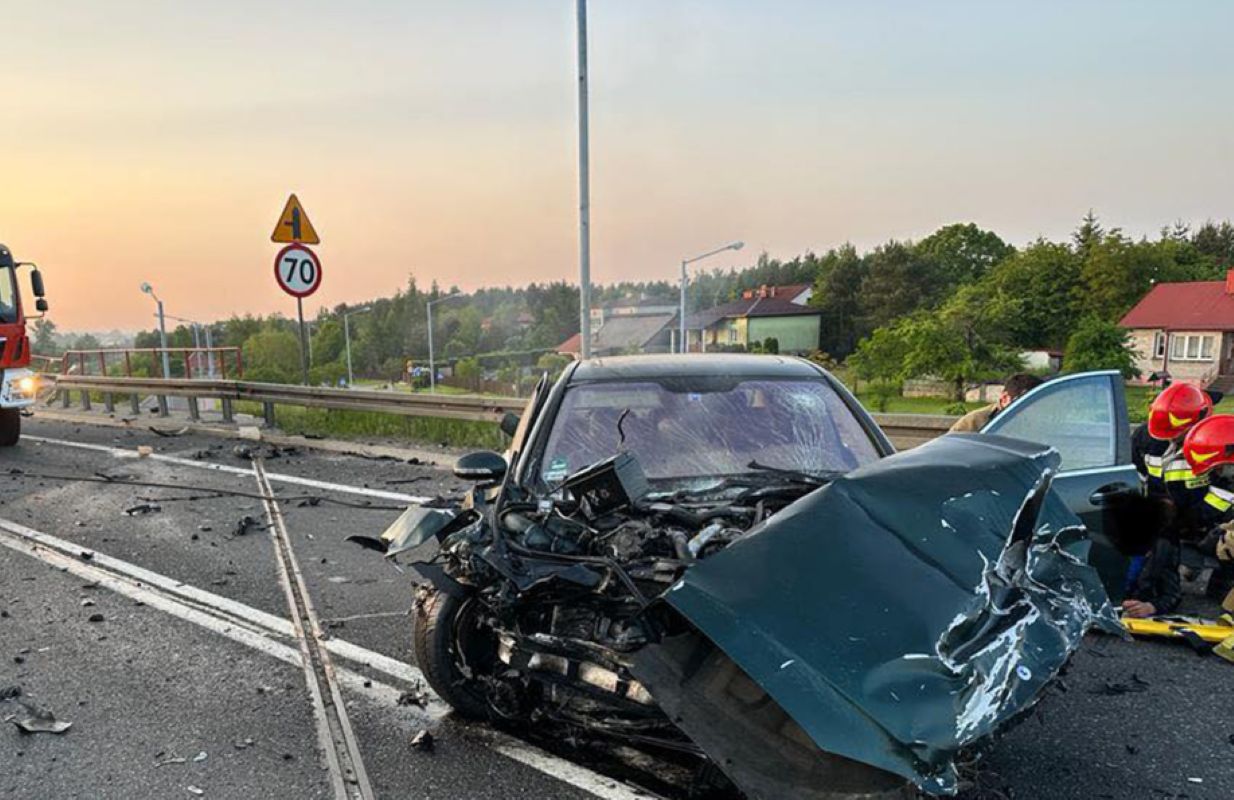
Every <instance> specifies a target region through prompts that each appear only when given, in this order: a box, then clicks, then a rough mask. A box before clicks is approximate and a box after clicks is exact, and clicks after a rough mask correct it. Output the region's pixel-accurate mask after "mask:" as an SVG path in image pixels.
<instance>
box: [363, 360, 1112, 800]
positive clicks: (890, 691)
mask: <svg viewBox="0 0 1234 800" xmlns="http://www.w3.org/2000/svg"><path fill="white" fill-rule="evenodd" d="M511 422H513V421H511ZM508 432H510V433H511V434H512V435H513V445H512V448H511V450H510V452H509V453H508V454H507V456H506V457H504V458H503V457H501V456H498V455H496V454H493V453H487V454H485V453H481V454H473V455H471V456H468V457H465V458H463V459H461V460H460V462H459V464H458V468H457V471H458V474H459V475H460V476H461V477H467V478H470V479H473V480H475V481H477V483H478V484H479V485H478V487H477V489H476V490H475V491H473V492H472V493H471V494H470V495H469V496H468V497H467V498H466V500H465V501H464V502H462V503H461V504H460V505H459V506H458V507H452V508H436V509H428V508H412V509H409V510H408V512H407V513H406V514H405V515H404V517H403V518H401V519H400V520H399V522H398V523H396V524H395V526H394V527H393V528H391V530H390V531H387V533H386V535H385V537H384V538H385V539H386V540H387V543H388V548H389V550H388V552H389V554H390V555H392V556H395V557H403V558H404V560H414V561H415V563H414V565H413V566H414V568H415V569H416V570H417V572H418V573H419V575H420V576H421V577H422V578H423V579H424V584H423V585H422V586H421V588H420V590H419V594H418V598H417V604H416V625H415V650H416V657H417V660H418V662H419V665H420V667H421V669H422V670H423V671H424V674H425V676H426V677H427V679H428V681H429V682H430V683H431V684H432V686H433V688H434V689H435V690H436V691H437V692H438V693H439V694H440V695H441V696H442V697H443V698H444V699H445V700H447V701H448V702H449V703H450V704H451V705H452V706H453V707H454V708H455V709H456V710H457V711H458V712H460V713H462V714H464V715H466V716H469V717H474V718H480V719H490V720H500V721H505V722H512V723H516V724H520V723H521V724H534V725H535V727H536V728H537V729H541V730H543V729H545V728H553V727H555V726H560V728H561V730H563V731H565V732H566V733H567V735H581V736H588V737H606V738H608V739H611V740H613V741H615V742H618V743H621V744H622V746H624V747H631V748H638V749H640V750H643V751H646V752H650V753H654V754H660V755H665V756H668V757H671V758H672V759H675V760H676V762H677V763H688V764H693V765H695V767H696V770H697V771H696V773H695V774H696V776H697V777H696V784H697V785H696V786H695V787H694V788H695V790H696V791H697V793H698V794H699V795H702V796H705V795H706V794H707V793H708V792H710V791H712V790H714V791H715V792H717V793H721V794H722V793H724V792H725V791H727V792H730V793H731V792H732V791H733V790H734V787H735V789H736V790H738V791H739V792H740V793H741V794H743V795H744V796H746V797H748V798H757V799H758V800H773V799H775V800H779V799H780V798H838V797H903V796H906V793H907V792H909V791H911V787H912V785H915V786H916V787H918V788H920V789H922V790H925V791H927V792H930V793H938V794H945V793H948V792H952V791H954V789H955V787H956V773H955V767H954V763H953V762H954V758H955V756H956V754H957V752H958V751H960V750H961V749H962V748H967V747H970V746H972V745H974V744H977V743H979V742H981V741H982V740H985V739H987V738H988V737H990V736H991V734H993V733H995V732H996V731H998V730H999V729H1000V728H1002V727H1004V726H1005V725H1006V724H1008V723H1009V722H1011V721H1012V720H1014V719H1016V718H1017V717H1018V716H1020V715H1021V714H1022V713H1023V712H1025V711H1026V710H1027V709H1029V708H1030V707H1032V705H1033V704H1034V703H1035V702H1036V700H1037V699H1038V698H1039V697H1040V696H1041V694H1042V691H1043V688H1044V687H1045V686H1046V685H1047V684H1048V683H1050V681H1052V680H1053V679H1054V678H1055V677H1056V676H1057V674H1058V672H1059V670H1060V669H1061V668H1062V667H1063V666H1064V665H1065V664H1066V662H1067V660H1068V659H1069V657H1070V656H1071V654H1072V653H1073V652H1074V650H1075V649H1076V647H1077V646H1078V645H1079V642H1080V639H1081V637H1082V636H1083V635H1084V633H1085V632H1086V631H1087V630H1088V629H1089V628H1091V627H1093V626H1109V627H1111V629H1113V626H1115V621H1114V616H1113V614H1112V612H1111V610H1110V606H1109V601H1108V599H1107V596H1106V592H1105V590H1104V589H1103V587H1102V584H1101V581H1100V580H1099V578H1098V574H1097V572H1096V571H1095V570H1094V569H1093V568H1091V567H1090V566H1088V562H1087V557H1088V549H1089V546H1090V543H1089V539H1088V537H1087V534H1086V531H1085V528H1084V526H1083V524H1082V523H1081V521H1080V520H1079V519H1078V518H1077V517H1076V516H1075V514H1073V513H1072V511H1071V510H1070V509H1069V508H1068V507H1067V506H1066V505H1065V503H1064V501H1063V499H1062V498H1061V496H1060V495H1059V493H1058V492H1055V491H1052V490H1051V482H1052V480H1053V478H1054V477H1055V475H1056V473H1057V472H1058V471H1059V455H1058V453H1057V452H1056V451H1055V450H1054V449H1053V448H1049V447H1046V446H1043V445H1037V444H1028V443H1026V442H1023V441H1019V440H1015V439H1009V438H1004V437H1000V436H987V435H965V436H947V437H943V438H941V439H937V440H935V441H933V442H931V443H929V444H927V445H924V446H922V447H919V448H916V449H914V450H911V451H908V452H906V453H902V454H898V455H893V450H892V447H891V445H890V444H889V443H888V441H887V439H886V437H885V436H884V435H883V434H882V433H881V431H879V429H878V427H877V426H876V425H875V424H874V422H873V421H872V420H871V419H870V417H869V416H868V415H867V414H866V413H865V412H864V411H863V410H862V409H861V407H860V406H859V405H858V404H857V402H856V401H855V400H854V398H853V397H852V396H851V395H849V393H848V392H847V391H846V390H845V389H844V388H843V386H841V385H840V384H839V383H838V382H837V381H835V380H834V379H833V378H831V377H830V376H829V375H827V374H826V373H825V372H824V371H822V370H820V369H819V368H817V367H816V366H814V365H813V364H811V363H809V362H806V361H802V360H797V359H789V358H778V357H758V356H730V355H722V356H721V355H717V356H705V355H703V356H685V357H680V356H678V357H673V356H666V357H632V358H614V359H601V360H595V361H588V362H583V363H580V364H576V365H574V366H572V367H571V368H569V369H567V370H566V372H565V373H564V374H563V376H562V377H561V379H560V380H559V381H557V383H556V384H555V385H553V386H552V387H551V388H550V387H547V386H544V385H542V386H541V387H540V389H539V390H538V391H537V393H536V396H535V397H534V398H533V400H532V401H531V404H530V405H529V408H528V411H527V412H526V414H525V415H524V416H523V417H522V419H521V420H519V421H518V422H517V426H515V425H514V424H511V425H509V426H508ZM507 464H509V465H510V466H509V468H508V469H507ZM433 540H435V541H436V542H437V547H436V549H432V548H431V547H423V548H422V547H421V545H424V544H426V543H428V542H430V541H433ZM415 559H419V560H415ZM571 732H573V733H571Z"/></svg>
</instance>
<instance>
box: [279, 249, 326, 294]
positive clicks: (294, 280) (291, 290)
mask: <svg viewBox="0 0 1234 800" xmlns="http://www.w3.org/2000/svg"><path fill="white" fill-rule="evenodd" d="M274 279H275V280H276V281H278V285H279V287H280V288H281V289H282V290H283V291H284V292H287V294H289V295H291V296H292V297H308V296H309V295H311V294H312V293H313V292H315V291H317V287H319V286H321V261H320V259H318V258H317V254H316V253H314V252H313V251H312V250H310V249H308V248H307V247H305V246H304V245H302V244H290V245H288V246H286V247H284V248H283V249H282V250H280V251H279V252H278V255H277V256H275V257H274Z"/></svg>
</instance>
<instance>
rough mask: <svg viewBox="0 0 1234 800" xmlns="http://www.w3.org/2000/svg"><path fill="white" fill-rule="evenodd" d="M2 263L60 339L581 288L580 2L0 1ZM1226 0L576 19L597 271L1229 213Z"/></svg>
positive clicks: (669, 3) (707, 5)
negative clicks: (390, 302) (971, 230)
mask: <svg viewBox="0 0 1234 800" xmlns="http://www.w3.org/2000/svg"><path fill="white" fill-rule="evenodd" d="M2 8H3V10H2V13H0V19H2V20H3V23H2V24H3V39H4V52H3V56H2V57H3V60H4V63H3V67H2V68H0V98H3V105H2V106H0V114H3V124H2V125H0V241H2V242H4V243H6V244H8V245H9V246H10V247H11V248H12V249H13V251H14V253H15V255H16V256H17V257H18V258H20V259H24V260H33V261H37V262H39V264H40V265H41V266H42V267H43V268H44V272H45V274H46V278H47V281H48V286H49V295H50V299H51V302H52V306H53V309H54V312H53V319H54V320H55V321H56V322H57V323H58V324H59V326H60V327H61V328H62V329H75V330H80V329H103V328H113V327H119V328H125V329H136V328H139V327H149V326H150V325H151V324H152V323H151V320H150V316H149V315H150V313H151V303H150V301H149V299H148V298H147V297H145V296H144V295H142V294H141V293H140V292H139V291H138V285H139V284H140V283H141V282H142V281H144V280H145V281H150V282H151V283H153V284H154V285H155V287H156V289H157V291H158V292H159V293H160V295H161V296H162V297H163V299H164V300H165V301H166V303H167V307H168V311H169V312H170V313H174V314H178V315H181V316H185V317H193V318H197V319H201V320H209V319H214V318H219V317H225V316H228V315H230V314H232V313H246V312H252V313H269V312H274V311H281V312H283V313H287V314H294V309H295V306H294V301H292V300H291V299H290V298H288V297H286V296H284V295H282V294H281V293H280V292H279V291H278V289H277V288H276V287H275V285H274V282H273V278H272V272H271V262H272V259H273V256H274V253H275V252H276V250H277V247H276V245H274V244H272V243H271V242H270V241H269V236H270V231H271V229H272V228H273V226H274V222H275V218H276V216H277V214H278V212H279V211H280V210H281V208H282V204H283V202H284V200H285V199H286V197H287V194H288V193H289V192H291V191H295V192H296V193H297V194H298V195H299V197H300V199H301V200H302V201H303V203H304V205H305V207H306V209H307V211H308V213H309V215H310V216H311V218H312V220H313V223H314V224H315V225H316V227H317V230H318V231H319V232H320V234H321V236H322V240H323V244H322V245H321V246H320V248H318V252H319V254H320V255H321V257H322V261H323V262H324V273H325V280H324V284H323V287H322V290H321V291H320V292H318V294H317V295H316V296H314V297H313V298H312V299H311V302H310V303H309V304H308V305H309V307H311V308H312V309H314V310H315V309H316V308H318V307H320V306H332V305H334V304H336V303H339V302H354V301H360V300H364V299H367V298H370V297H373V296H377V295H385V294H390V293H392V292H393V291H395V290H396V289H398V288H399V287H401V286H403V285H404V284H405V283H406V280H407V276H408V274H409V273H414V274H415V276H416V278H417V279H418V280H419V281H420V283H421V285H427V284H428V283H429V282H430V281H432V280H434V279H436V280H437V281H439V282H441V283H442V284H445V285H450V284H457V285H458V286H460V287H462V288H463V289H465V290H466V289H472V288H475V287H477V286H481V285H486V284H511V283H513V284H521V283H526V282H529V281H547V280H554V279H568V280H572V281H573V280H577V268H578V267H577V229H576V222H577V220H576V214H577V206H576V204H577V186H576V180H577V176H576V158H577V152H576V129H575V124H576V122H575V119H576V118H575V114H576V104H575V80H574V68H575V66H574V65H575V50H574V48H575V43H574V3H573V2H572V0H436V1H434V2H423V1H421V2H418V1H417V0H381V1H378V0H366V1H359V0H349V2H346V3H341V2H324V1H323V2H304V1H303V0H302V1H301V2H296V3H275V2H260V3H258V2H219V1H218V0H215V1H214V2H210V3H202V2H193V3H189V2H171V1H170V0H167V1H163V2H151V1H149V0H145V1H140V0H134V1H132V2H119V1H118V0H109V2H93V1H89V0H81V2H68V1H67V0H45V1H43V2H18V0H3V6H2ZM1232 30H1234V3H1230V2H1224V1H1223V0H1213V1H1212V2H1176V3H1162V2H1132V1H1130V0H1122V1H1120V2H1115V1H1114V0H1111V1H1110V2H1077V1H1076V0H1071V1H1069V2H1061V1H1060V2H1042V1H1041V0H1038V2H1033V3H1014V4H1013V3H997V2H989V1H988V0H983V1H981V2H935V3H919V2H909V0H904V2H856V1H855V0H854V2H845V3H839V2H817V1H809V2H807V1H805V0H801V1H792V0H760V2H753V0H746V1H745V2H737V1H736V0H711V1H710V2H701V0H700V1H697V2H685V1H681V0H592V2H591V68H592V87H591V88H592V106H591V112H592V182H593V184H592V185H593V190H592V191H593V193H592V203H593V211H592V215H593V216H592V223H593V244H592V246H593V279H594V280H595V281H596V282H598V283H605V282H610V281H614V280H617V279H620V278H643V279H654V278H672V277H673V276H674V274H675V272H676V269H677V267H676V264H677V262H678V261H679V260H680V259H681V257H683V256H686V255H692V254H694V253H697V252H700V251H703V250H708V249H711V248H712V247H715V246H717V245H719V244H723V243H725V242H727V241H730V240H732V239H744V240H745V241H746V242H747V243H748V247H747V249H746V250H744V251H742V252H741V253H738V254H736V255H735V256H731V257H725V258H717V259H716V260H715V261H713V262H710V264H711V265H712V266H717V267H723V266H730V265H739V264H742V263H746V262H748V261H750V260H752V259H753V258H755V257H757V255H758V253H759V252H760V251H763V250H766V251H767V252H769V253H770V254H771V255H773V256H779V257H786V258H788V257H792V256H794V255H796V254H798V253H800V252H802V251H804V250H807V249H814V250H816V251H821V250H825V249H826V248H828V247H831V246H834V245H837V244H840V243H842V242H844V241H845V240H851V241H853V242H854V243H856V244H858V245H859V246H863V247H864V246H870V245H874V244H877V243H879V242H881V241H885V240H886V239H888V238H890V237H920V236H923V235H925V234H927V233H929V232H930V231H932V230H933V229H935V228H937V227H939V226H940V225H943V224H946V223H949V222H956V221H970V220H971V221H974V222H977V223H978V224H980V225H982V226H984V227H989V228H993V229H994V230H996V231H997V232H998V233H1000V234H1001V235H1003V236H1004V237H1005V238H1007V239H1009V240H1010V241H1012V242H1013V243H1015V244H1021V243H1023V242H1025V241H1027V240H1029V239H1032V238H1034V237H1036V236H1038V235H1045V236H1050V237H1062V236H1065V235H1066V234H1067V232H1068V231H1069V230H1070V229H1071V228H1072V227H1074V225H1075V223H1076V221H1077V220H1078V219H1079V218H1080V217H1081V216H1082V215H1083V214H1084V213H1085V211H1087V210H1088V209H1089V208H1090V207H1091V208H1093V209H1095V210H1096V211H1097V213H1098V214H1099V215H1100V216H1101V217H1102V218H1103V219H1104V220H1105V221H1106V222H1107V224H1112V225H1121V226H1123V227H1124V228H1125V229H1126V230H1128V231H1129V232H1132V233H1135V234H1137V235H1138V234H1142V233H1150V234H1152V233H1155V231H1156V230H1157V229H1158V228H1159V227H1160V226H1161V225H1163V224H1166V223H1169V222H1171V221H1173V220H1176V219H1182V220H1186V221H1197V222H1198V221H1203V220H1204V219H1207V218H1210V217H1211V218H1218V219H1223V218H1227V217H1231V216H1234V208H1232V204H1231V198H1232V192H1234V158H1231V156H1232V154H1234V133H1232V132H1234V105H1232V104H1231V102H1230V93H1231V76H1232V74H1234V68H1232V67H1231V64H1232V63H1234V52H1232V51H1234V46H1232V45H1231V43H1230V41H1231V39H1230V36H1231V34H1230V32H1231V31H1232Z"/></svg>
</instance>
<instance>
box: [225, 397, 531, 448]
mask: <svg viewBox="0 0 1234 800" xmlns="http://www.w3.org/2000/svg"><path fill="white" fill-rule="evenodd" d="M236 411H237V412H239V413H242V414H252V415H253V416H261V413H262V411H261V404H260V403H253V402H245V401H241V402H237V403H236ZM274 418H275V424H276V425H278V427H279V429H280V430H282V431H284V432H285V433H290V434H301V435H304V434H308V435H310V436H328V437H330V438H332V439H371V438H389V439H406V440H409V441H416V442H426V443H432V444H444V445H447V446H449V447H475V448H477V449H486V450H502V449H504V448H505V447H506V444H507V442H506V436H505V434H503V433H502V432H501V429H500V428H499V427H498V426H497V423H496V422H476V421H472V420H463V419H443V418H441V417H404V416H401V415H398V414H382V413H378V412H376V411H344V410H339V409H333V408H304V407H300V406H287V405H276V406H275V407H274Z"/></svg>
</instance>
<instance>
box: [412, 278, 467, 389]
mask: <svg viewBox="0 0 1234 800" xmlns="http://www.w3.org/2000/svg"><path fill="white" fill-rule="evenodd" d="M462 296H463V295H461V294H459V293H458V292H454V293H452V294H448V295H445V296H444V297H438V298H437V299H436V300H429V301H428V302H427V303H425V304H424V307H425V308H427V309H428V390H429V391H430V392H436V391H437V363H436V361H434V360H433V306H434V305H435V304H436V303H444V302H445V301H447V300H453V299H454V298H456V297H462ZM412 388H413V389H414V388H415V387H412Z"/></svg>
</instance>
